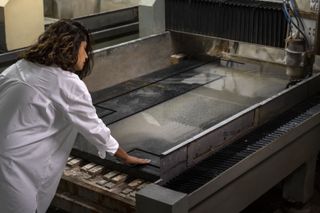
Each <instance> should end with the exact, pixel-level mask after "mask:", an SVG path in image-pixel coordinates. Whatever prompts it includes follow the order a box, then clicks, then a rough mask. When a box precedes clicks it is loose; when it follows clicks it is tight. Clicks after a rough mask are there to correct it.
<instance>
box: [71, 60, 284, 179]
mask: <svg viewBox="0 0 320 213" xmlns="http://www.w3.org/2000/svg"><path fill="white" fill-rule="evenodd" d="M286 83H287V76H286V75H285V72H284V69H283V67H280V66H276V65H270V64H240V63H235V62H230V61H229V62H226V61H222V62H221V63H220V62H216V61H214V62H211V63H203V62H195V61H193V62H190V61H186V62H184V63H183V64H181V65H178V66H174V67H173V68H172V67H171V68H168V69H165V70H160V71H158V72H153V73H151V74H149V75H146V76H142V77H139V78H137V79H134V80H130V81H128V82H124V83H123V84H119V85H117V86H115V87H112V88H109V89H106V90H104V91H103V92H100V93H97V94H94V95H93V98H94V102H95V106H96V107H97V112H98V114H99V116H100V117H101V118H102V120H103V121H104V122H105V123H106V124H107V125H108V127H109V128H110V129H111V132H112V135H113V136H114V137H115V138H116V139H117V140H118V141H119V143H120V144H121V146H122V147H123V148H124V149H125V150H127V151H128V152H130V153H131V154H135V155H136V156H140V157H145V158H150V159H152V163H151V166H152V167H154V168H158V169H159V168H160V161H159V156H160V155H161V154H162V153H163V152H165V151H167V150H169V149H171V148H173V147H175V146H177V145H179V144H181V143H182V142H184V141H185V140H188V139H190V138H192V137H193V136H195V135H197V134H198V133H200V132H202V131H204V130H206V129H208V128H210V127H212V126H213V125H215V124H218V123H219V122H222V121H223V120H225V119H227V118H228V117H230V116H232V115H234V114H236V113H238V112H240V111H242V110H244V109H246V108H248V107H250V106H252V105H254V104H256V103H258V102H260V101H262V100H265V99H267V98H269V97H271V96H273V95H275V94H277V93H279V92H280V91H282V90H284V89H285V86H286ZM84 140H85V139H84V138H83V137H81V136H80V137H79V138H78V140H77V143H76V146H75V148H76V149H78V150H80V151H84V152H87V153H90V154H93V155H96V150H95V149H94V147H91V146H90V145H89V143H86V142H83V141H84ZM110 160H112V159H110ZM154 168H153V169H154ZM153 169H152V170H153ZM156 170H157V169H156ZM155 173H158V171H156V172H155Z"/></svg>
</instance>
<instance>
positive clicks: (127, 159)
mask: <svg viewBox="0 0 320 213" xmlns="http://www.w3.org/2000/svg"><path fill="white" fill-rule="evenodd" d="M114 155H115V156H116V157H118V158H120V159H121V160H122V161H123V162H124V163H125V164H148V163H150V162H151V160H149V159H142V158H137V157H134V156H131V155H128V153H127V152H126V151H124V149H122V148H121V147H119V148H118V150H117V151H116V153H115V154H114Z"/></svg>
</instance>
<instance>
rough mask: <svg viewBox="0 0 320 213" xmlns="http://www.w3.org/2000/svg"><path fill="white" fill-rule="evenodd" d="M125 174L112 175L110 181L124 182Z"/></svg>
mask: <svg viewBox="0 0 320 213" xmlns="http://www.w3.org/2000/svg"><path fill="white" fill-rule="evenodd" d="M127 176H128V175H126V174H120V175H117V176H115V177H113V178H112V179H111V181H112V182H114V183H122V182H124V181H125V180H126V178H127Z"/></svg>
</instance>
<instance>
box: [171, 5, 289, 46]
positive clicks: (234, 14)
mask: <svg viewBox="0 0 320 213" xmlns="http://www.w3.org/2000/svg"><path fill="white" fill-rule="evenodd" d="M165 4H166V27H167V29H168V30H175V31H182V32H189V33H196V34H202V35H208V36H214V37H220V38H226V39H231V40H237V41H243V42H250V43H256V44H262V45H267V46H274V47H284V46H285V37H286V32H287V21H286V19H285V17H284V15H283V12H282V4H281V3H274V2H264V1H256V0H166V2H165Z"/></svg>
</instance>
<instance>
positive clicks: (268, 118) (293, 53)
mask: <svg viewBox="0 0 320 213" xmlns="http://www.w3.org/2000/svg"><path fill="white" fill-rule="evenodd" d="M305 2H308V6H311V4H312V3H314V2H313V1H312V2H311V1H258V0H256V1H253V0H241V1H239V0H238V1H233V0H228V1H225V0H207V1H201V0H191V1H190V0H188V1H187V0H166V1H164V0H162V1H161V0H158V1H142V4H141V6H140V8H141V10H140V11H139V17H140V21H141V22H142V23H143V24H142V26H140V34H141V35H143V36H144V37H141V38H139V39H137V40H133V41H129V42H125V43H122V44H118V45H115V46H112V47H108V48H101V49H98V50H95V52H94V58H95V68H94V71H93V73H92V75H91V76H89V77H88V78H86V79H85V82H86V84H87V86H88V87H89V89H90V91H91V92H92V97H93V102H94V105H95V107H96V110H97V113H98V115H99V117H100V118H101V119H102V120H103V121H104V122H105V124H106V125H107V126H108V127H109V128H110V129H111V132H112V135H113V136H114V137H115V138H116V139H117V140H118V141H119V142H120V145H121V146H122V147H123V148H124V149H125V150H127V151H128V152H129V153H131V154H132V155H136V156H139V157H145V158H149V159H151V160H152V162H151V163H150V164H149V165H147V166H128V165H123V164H121V162H118V161H117V160H116V159H114V158H113V157H108V158H107V159H103V160H102V159H99V157H97V155H96V150H95V148H93V147H91V146H90V144H89V143H88V142H87V141H86V140H85V139H84V138H83V137H82V136H81V135H79V137H78V138H77V141H76V144H75V146H74V149H73V151H72V156H70V159H69V160H68V163H67V166H66V169H65V172H64V175H63V178H62V180H61V183H60V186H59V189H58V192H57V194H56V197H55V200H54V202H53V205H54V206H57V207H59V208H62V209H64V210H66V211H68V212H80V211H81V212H138V213H144V212H146V213H150V212H154V213H156V212H159V213H160V212H161V213H164V212H172V213H176V212H179V213H184V212H201V213H203V212H219V213H220V212H223V213H229V212H230V213H231V212H240V211H241V210H243V209H244V208H245V207H247V206H248V205H249V204H250V203H252V202H253V201H255V200H256V199H257V198H259V197H260V196H261V195H263V194H264V193H265V192H267V191H268V190H269V189H271V188H272V187H273V186H275V185H276V184H278V183H279V182H281V181H282V182H283V195H284V197H285V198H286V199H288V200H289V201H293V202H301V203H306V202H307V201H308V200H309V199H310V197H311V196H312V193H313V181H314V170H315V164H316V159H317V155H318V151H319V148H320V144H319V143H318V141H317V140H318V138H319V134H320V131H319V128H320V125H319V124H320V123H319V121H320V114H319V113H320V94H319V90H320V88H319V86H318V85H319V83H320V75H319V73H317V72H316V71H317V70H316V69H315V68H313V63H314V60H315V57H314V55H315V54H317V53H318V52H317V51H318V48H317V45H318V44H317V43H315V41H316V40H317V39H315V38H314V37H315V36H316V34H317V32H318V27H317V24H318V21H317V18H318V15H317V13H316V12H314V11H311V10H310V11H305V8H306V5H305ZM301 8H302V9H301ZM307 8H309V9H310V8H313V7H307ZM143 15H146V16H148V17H143ZM142 18H143V21H142V20H141V19H142ZM164 19H165V20H164ZM141 22H140V24H141ZM164 23H165V25H164ZM150 29H152V30H150ZM161 31H163V32H161ZM148 33H149V34H151V35H149V36H147V34H148ZM154 33H156V34H154Z"/></svg>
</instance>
